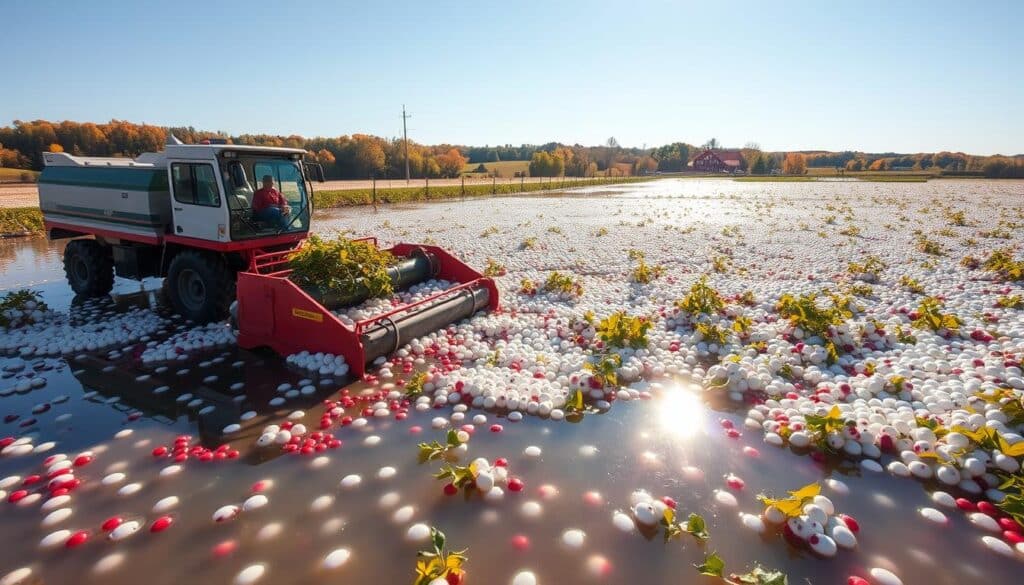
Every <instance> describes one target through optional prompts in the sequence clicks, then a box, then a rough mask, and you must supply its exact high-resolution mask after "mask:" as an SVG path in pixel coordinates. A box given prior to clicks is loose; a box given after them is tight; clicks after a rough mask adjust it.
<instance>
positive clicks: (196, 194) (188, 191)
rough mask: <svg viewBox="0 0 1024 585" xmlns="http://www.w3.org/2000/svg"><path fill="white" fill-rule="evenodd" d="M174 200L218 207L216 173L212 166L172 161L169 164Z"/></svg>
mask: <svg viewBox="0 0 1024 585" xmlns="http://www.w3.org/2000/svg"><path fill="white" fill-rule="evenodd" d="M171 181H172V183H173V184H174V200H175V201H178V202H179V203H188V204H190V205H205V206H208V207H220V193H219V191H218V189H217V175H216V174H215V173H214V170H213V167H212V166H210V165H208V164H201V163H174V164H172V165H171Z"/></svg>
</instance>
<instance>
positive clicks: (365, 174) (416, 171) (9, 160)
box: [0, 120, 1024, 179]
mask: <svg viewBox="0 0 1024 585" xmlns="http://www.w3.org/2000/svg"><path fill="white" fill-rule="evenodd" d="M168 134H173V135H174V136H176V137H177V138H178V139H179V140H181V141H182V142H185V143H193V144H194V143H199V142H201V141H203V140H205V139H222V140H225V141H228V142H229V143H233V144H250V145H263V146H284V147H291V148H301V149H304V150H305V151H306V152H307V158H308V159H309V160H312V161H316V162H319V163H320V164H322V165H323V166H324V171H325V173H326V176H327V177H328V178H330V179H366V178H370V177H378V178H399V177H404V176H405V164H406V163H405V160H406V148H408V159H409V172H410V175H411V176H412V177H416V178H422V177H432V178H433V177H458V176H459V175H460V174H462V172H463V169H464V168H465V165H466V164H467V163H472V164H479V163H483V164H485V166H486V163H494V162H499V161H506V160H518V161H530V164H529V174H530V175H531V176H543V177H555V176H563V175H564V176H575V177H588V176H594V175H597V174H608V175H641V174H649V173H654V172H664V173H673V172H682V171H686V170H687V169H688V165H689V164H690V162H691V161H692V160H693V158H694V157H695V156H696V155H698V154H700V153H701V152H703V150H704V149H706V148H712V149H717V148H721V145H720V144H719V142H718V140H717V139H715V138H712V139H710V140H708V141H707V142H705V143H704V144H703V145H701V146H695V145H692V144H687V143H684V142H673V143H671V144H666V145H662V146H657V147H654V148H631V147H623V146H621V145H620V144H619V143H618V141H617V140H616V139H615V138H614V137H613V138H609V139H608V140H607V141H606V142H605V143H604V144H601V145H598V146H583V145H580V144H574V145H565V144H561V143H558V142H549V143H547V144H541V145H529V144H523V145H519V146H513V145H508V144H506V145H502V146H462V145H453V144H438V145H424V144H419V143H417V142H414V141H409V143H408V146H406V144H405V142H404V141H403V140H401V139H398V138H382V137H379V136H372V135H368V134H353V135H350V136H339V137H335V138H326V137H314V138H305V137H302V136H298V135H290V136H278V135H269V134H241V135H237V136H231V135H228V134H226V133H223V132H210V131H205V130H197V129H195V128H193V127H191V126H182V127H163V126H155V125H150V124H136V123H133V122H128V121H124V120H111V121H110V122H107V123H102V124H95V123H92V122H74V121H63V122H50V121H47V120H33V121H23V120H15V121H14V123H13V124H11V125H10V126H6V127H0V166H2V167H8V168H17V169H33V170H40V169H42V166H43V153H44V152H47V151H51V152H59V151H64V152H69V153H71V154H73V155H78V156H112V157H134V156H138V155H139V154H140V153H143V152H155V151H158V150H161V149H162V148H163V145H164V144H165V143H166V140H167V135H168ZM739 150H740V154H741V166H740V168H741V170H743V171H745V172H748V173H751V174H759V175H760V174H770V173H772V172H775V171H777V170H781V171H782V172H786V173H790V174H803V173H804V172H806V170H807V169H808V168H822V167H824V168H835V169H836V170H837V171H884V170H909V171H929V170H942V171H943V172H948V173H958V174H975V175H984V176H988V177H993V178H1021V177H1024V156H1022V155H1017V156H1014V157H1004V156H998V155H997V156H989V157H985V156H973V155H968V154H964V153H962V152H937V153H919V154H899V153H891V152H890V153H877V154H872V153H864V152H855V151H843V152H822V151H803V152H799V153H784V152H766V151H762V150H761V148H760V147H759V146H758V145H757V144H756V143H747V144H746V145H745V146H744V147H743V148H742V149H739ZM492 172H494V171H492Z"/></svg>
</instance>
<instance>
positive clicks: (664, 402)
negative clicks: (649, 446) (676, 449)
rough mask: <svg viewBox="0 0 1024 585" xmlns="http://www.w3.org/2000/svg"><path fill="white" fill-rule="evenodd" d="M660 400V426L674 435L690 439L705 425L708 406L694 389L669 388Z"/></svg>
mask: <svg viewBox="0 0 1024 585" xmlns="http://www.w3.org/2000/svg"><path fill="white" fill-rule="evenodd" d="M659 402H660V405H659V408H658V422H659V426H660V427H661V428H662V430H664V431H665V432H667V433H669V434H671V435H672V436H674V437H678V438H681V439H688V438H690V437H692V436H694V435H696V434H697V433H698V432H699V431H700V429H701V427H702V426H703V425H704V417H705V411H706V410H707V407H706V406H705V405H704V403H703V402H702V401H701V399H700V396H698V395H697V394H696V393H695V392H694V391H693V390H691V389H689V388H686V387H683V386H676V387H673V388H669V389H668V390H666V391H665V393H664V394H663V395H662V397H661V399H660V401H659Z"/></svg>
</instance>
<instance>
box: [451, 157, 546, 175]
mask: <svg viewBox="0 0 1024 585" xmlns="http://www.w3.org/2000/svg"><path fill="white" fill-rule="evenodd" d="M479 166H480V163H468V164H467V165H466V166H465V167H463V169H462V174H464V175H471V176H482V175H484V174H486V173H478V172H476V169H477V167H479ZM484 166H485V167H487V172H488V173H493V172H496V173H497V174H498V176H499V177H514V176H516V173H523V174H525V175H528V174H530V161H528V160H503V161H499V162H488V163H484Z"/></svg>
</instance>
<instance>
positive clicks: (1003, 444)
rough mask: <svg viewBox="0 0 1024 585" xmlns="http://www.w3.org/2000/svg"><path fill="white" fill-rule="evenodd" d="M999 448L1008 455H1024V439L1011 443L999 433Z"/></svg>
mask: <svg viewBox="0 0 1024 585" xmlns="http://www.w3.org/2000/svg"><path fill="white" fill-rule="evenodd" d="M999 450H1000V451H1002V452H1003V455H1006V456H1008V457H1020V456H1021V455H1024V441H1020V442H1019V443H1016V444H1013V445H1011V444H1010V443H1009V442H1008V441H1007V440H1006V439H1004V438H1003V437H1002V435H999Z"/></svg>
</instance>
